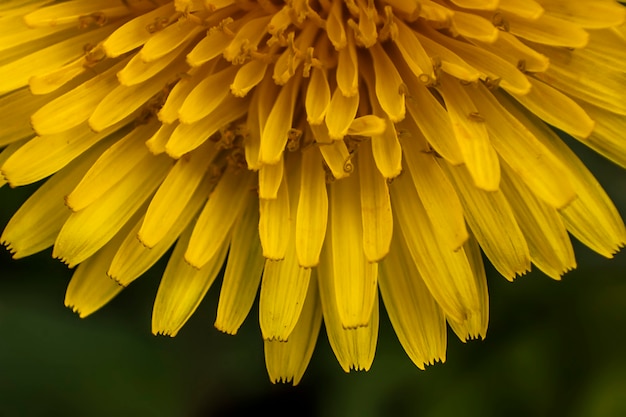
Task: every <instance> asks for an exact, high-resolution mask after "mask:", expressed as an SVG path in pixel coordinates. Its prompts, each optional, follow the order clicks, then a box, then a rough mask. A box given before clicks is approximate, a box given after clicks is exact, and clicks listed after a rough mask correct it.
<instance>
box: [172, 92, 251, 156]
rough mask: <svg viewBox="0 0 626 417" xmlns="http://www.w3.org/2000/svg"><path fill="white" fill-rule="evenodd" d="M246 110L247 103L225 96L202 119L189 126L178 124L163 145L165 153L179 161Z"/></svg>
mask: <svg viewBox="0 0 626 417" xmlns="http://www.w3.org/2000/svg"><path fill="white" fill-rule="evenodd" d="M247 110H248V102H247V101H246V100H245V99H242V98H237V97H233V96H227V97H226V99H225V100H224V102H223V103H222V105H220V106H218V107H217V109H216V110H215V111H214V112H213V113H211V114H209V115H208V116H206V117H205V118H204V119H201V120H199V121H198V122H196V123H192V124H189V125H187V124H179V125H178V126H177V127H176V129H174V131H173V132H172V135H171V136H170V138H169V140H168V142H167V144H166V145H165V151H166V152H167V154H168V155H169V156H171V157H172V158H174V159H179V158H181V157H182V156H183V155H185V154H186V153H188V152H191V151H193V150H194V149H196V148H198V147H199V146H200V145H202V144H203V143H204V142H206V141H207V140H208V139H209V138H210V137H211V136H212V135H213V134H215V133H216V132H218V131H219V130H220V129H221V128H223V127H224V126H227V125H228V124H229V123H232V122H234V121H235V120H237V119H239V118H240V117H241V116H243V115H244V114H245V113H246V111H247Z"/></svg>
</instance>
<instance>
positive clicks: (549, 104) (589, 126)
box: [512, 78, 595, 138]
mask: <svg viewBox="0 0 626 417" xmlns="http://www.w3.org/2000/svg"><path fill="white" fill-rule="evenodd" d="M528 80H529V81H530V83H531V84H532V85H533V88H532V89H531V90H530V93H528V94H526V95H515V94H512V96H513V97H514V98H515V99H516V100H517V101H519V102H520V103H521V104H522V105H523V106H524V107H526V108H527V109H528V110H530V111H531V112H532V113H534V114H535V115H537V116H538V117H539V118H541V119H543V120H544V121H545V122H546V123H548V124H551V125H552V126H554V127H556V128H558V129H561V130H562V131H564V132H567V133H569V134H570V135H572V136H581V137H585V138H586V137H587V136H589V135H590V134H591V132H592V131H593V127H594V124H595V123H594V121H593V120H592V119H591V117H589V115H587V113H586V112H585V111H584V110H583V109H582V108H581V107H580V106H579V105H578V104H577V103H576V102H575V101H574V100H572V99H571V98H569V97H568V96H566V95H565V94H563V93H561V92H559V91H558V90H556V89H554V88H552V87H550V86H549V85H547V84H545V83H543V82H541V81H539V80H536V79H534V78H529V79H528Z"/></svg>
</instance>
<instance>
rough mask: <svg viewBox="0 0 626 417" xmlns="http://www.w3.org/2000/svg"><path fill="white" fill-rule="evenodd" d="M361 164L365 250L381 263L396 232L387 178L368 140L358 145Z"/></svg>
mask: <svg viewBox="0 0 626 417" xmlns="http://www.w3.org/2000/svg"><path fill="white" fill-rule="evenodd" d="M358 164H359V169H358V174H359V185H360V191H361V222H362V224H363V251H364V253H365V257H366V258H367V260H368V261H369V262H378V261H380V260H382V259H383V258H384V257H385V256H386V255H387V253H389V245H390V244H391V235H392V233H393V217H392V215H391V201H390V199H389V189H388V188H387V180H386V179H385V178H384V177H383V176H382V175H381V174H380V172H379V171H378V170H377V169H376V165H375V163H374V157H373V155H372V149H371V147H370V146H369V144H367V143H364V144H362V145H361V146H360V147H359V160H358Z"/></svg>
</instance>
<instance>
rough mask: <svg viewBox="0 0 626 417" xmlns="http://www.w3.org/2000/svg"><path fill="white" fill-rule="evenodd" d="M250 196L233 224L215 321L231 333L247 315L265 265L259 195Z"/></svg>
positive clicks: (221, 329) (223, 330)
mask: <svg viewBox="0 0 626 417" xmlns="http://www.w3.org/2000/svg"><path fill="white" fill-rule="evenodd" d="M247 199H248V201H247V202H246V203H244V206H245V208H244V211H243V213H242V214H241V217H240V219H239V221H238V222H237V223H236V224H235V226H234V227H233V233H232V239H231V242H230V253H229V255H228V262H227V263H226V271H225V272H224V280H223V281H222V288H221V290H220V299H219V302H218V304H217V317H216V318H215V324H214V326H215V327H216V328H217V329H218V330H220V331H222V332H224V333H228V334H235V333H237V330H239V327H240V326H241V324H242V323H243V321H244V320H245V318H246V316H247V315H248V312H249V311H250V308H251V307H252V303H253V302H254V298H255V297H256V294H257V292H258V289H259V283H260V282H261V273H262V272H263V266H264V265H265V258H263V253H262V249H261V242H260V241H259V232H258V230H259V229H258V228H259V204H258V198H256V196H255V195H254V194H250V195H249V196H248V197H247Z"/></svg>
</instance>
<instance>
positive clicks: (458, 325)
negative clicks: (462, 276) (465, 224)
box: [447, 236, 489, 342]
mask: <svg viewBox="0 0 626 417" xmlns="http://www.w3.org/2000/svg"><path fill="white" fill-rule="evenodd" d="M463 248H464V250H465V254H466V255H467V260H468V261H469V263H470V265H471V267H472V272H473V274H472V275H473V277H474V282H475V283H476V289H477V290H478V296H479V300H480V308H479V310H478V311H475V312H473V313H472V315H471V316H469V318H467V320H465V321H463V322H457V321H454V319H452V318H450V317H448V318H447V320H448V324H450V327H451V328H452V330H453V331H454V333H455V334H456V335H457V337H458V338H459V339H461V341H462V342H465V341H467V340H469V339H478V337H480V338H481V339H484V338H485V336H486V335H487V326H488V324H489V294H488V292H487V276H486V275H485V268H484V266H483V256H482V252H481V251H480V247H479V246H478V242H476V239H474V237H473V236H472V237H470V239H468V240H467V242H465V245H463Z"/></svg>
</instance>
